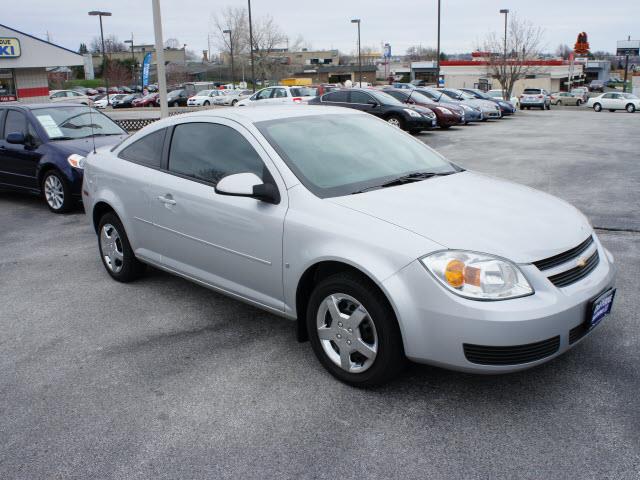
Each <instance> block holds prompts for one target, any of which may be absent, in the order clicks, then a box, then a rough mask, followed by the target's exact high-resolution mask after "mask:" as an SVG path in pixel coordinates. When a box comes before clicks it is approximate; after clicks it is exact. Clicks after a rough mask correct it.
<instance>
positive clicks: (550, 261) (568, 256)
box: [533, 235, 593, 270]
mask: <svg viewBox="0 0 640 480" xmlns="http://www.w3.org/2000/svg"><path fill="white" fill-rule="evenodd" d="M592 243H593V237H592V236H591V235H590V236H589V238H587V239H586V240H585V241H584V242H582V243H581V244H580V245H578V246H577V247H574V248H572V249H571V250H567V251H566V252H563V253H560V254H558V255H554V256H553V257H549V258H545V259H544V260H538V261H537V262H533V264H534V265H535V266H536V267H538V269H539V270H549V269H550V268H553V267H557V266H558V265H562V264H563V263H565V262H568V261H569V260H572V259H574V258H576V257H577V256H578V255H580V254H581V253H582V252H584V251H585V250H587V249H588V248H589V247H590V246H591V244H592Z"/></svg>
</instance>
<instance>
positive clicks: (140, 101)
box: [132, 93, 160, 108]
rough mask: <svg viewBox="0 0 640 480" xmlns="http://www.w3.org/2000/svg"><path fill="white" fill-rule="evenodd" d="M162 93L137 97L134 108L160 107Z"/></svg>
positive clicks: (133, 103)
mask: <svg viewBox="0 0 640 480" xmlns="http://www.w3.org/2000/svg"><path fill="white" fill-rule="evenodd" d="M159 98H160V95H159V94H158V93H150V94H149V95H145V96H144V97H142V98H136V99H135V100H134V101H133V102H132V105H133V107H134V108H137V107H158V106H160V103H159V102H160V100H159Z"/></svg>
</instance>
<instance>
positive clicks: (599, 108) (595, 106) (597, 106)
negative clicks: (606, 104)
mask: <svg viewBox="0 0 640 480" xmlns="http://www.w3.org/2000/svg"><path fill="white" fill-rule="evenodd" d="M593 111H594V112H600V111H602V105H600V104H599V103H594V104H593Z"/></svg>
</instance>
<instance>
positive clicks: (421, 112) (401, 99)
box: [237, 85, 516, 133]
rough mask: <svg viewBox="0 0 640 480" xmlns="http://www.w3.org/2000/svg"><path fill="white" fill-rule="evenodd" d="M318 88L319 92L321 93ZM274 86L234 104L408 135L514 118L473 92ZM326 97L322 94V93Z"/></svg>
mask: <svg viewBox="0 0 640 480" xmlns="http://www.w3.org/2000/svg"><path fill="white" fill-rule="evenodd" d="M321 87H322V88H321ZM321 87H320V86H318V87H315V86H312V87H296V86H292V87H286V86H274V87H267V88H264V89H262V90H259V91H258V92H256V93H255V94H253V95H252V96H250V97H248V98H246V99H244V100H243V101H241V102H238V104H237V106H238V107H250V106H267V105H274V104H309V105H328V106H341V107H346V108H353V109H356V110H360V111H364V112H367V113H370V114H372V115H375V116H377V117H379V118H382V119H384V120H386V121H387V122H389V123H390V124H392V125H394V126H397V127H399V128H401V129H403V130H406V131H409V132H411V133H418V132H420V131H423V130H429V129H432V128H435V127H440V128H443V129H447V128H450V127H452V126H454V125H464V124H468V123H469V122H476V121H487V120H489V119H499V118H502V117H503V116H507V115H513V114H514V113H515V112H516V107H515V106H514V105H513V104H512V103H510V102H507V101H505V100H502V99H499V98H494V97H492V96H490V95H487V94H485V93H484V92H481V91H480V90H475V89H466V90H455V89H435V88H430V87H421V86H415V85H412V86H411V88H394V87H393V86H384V87H367V88H358V87H351V88H340V87H336V88H333V86H329V85H322V86H321ZM320 92H324V93H320Z"/></svg>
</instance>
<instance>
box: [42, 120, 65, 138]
mask: <svg viewBox="0 0 640 480" xmlns="http://www.w3.org/2000/svg"><path fill="white" fill-rule="evenodd" d="M36 117H37V118H38V121H39V122H40V125H42V128H44V129H45V130H46V131H47V135H49V137H50V138H55V137H64V134H63V133H62V130H60V127H58V124H57V123H56V121H55V120H54V119H53V117H52V116H51V115H36Z"/></svg>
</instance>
